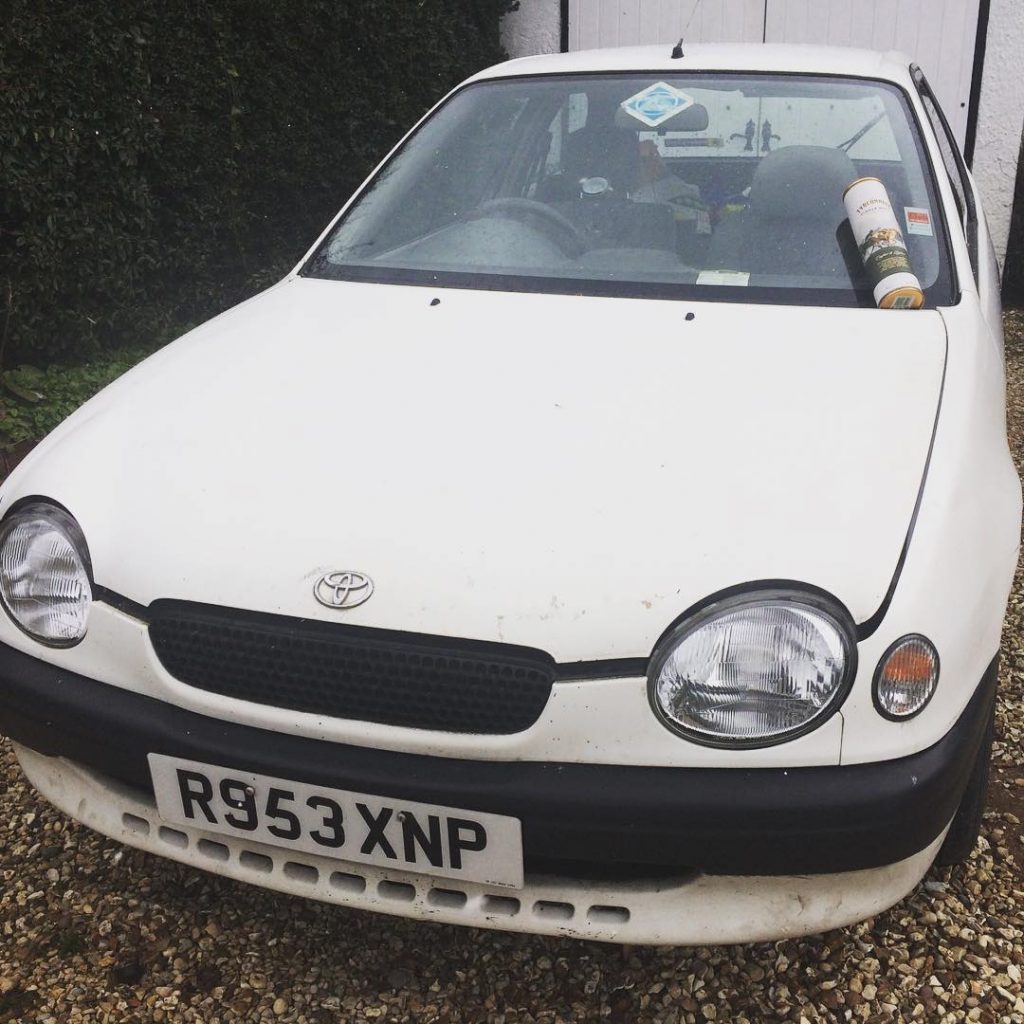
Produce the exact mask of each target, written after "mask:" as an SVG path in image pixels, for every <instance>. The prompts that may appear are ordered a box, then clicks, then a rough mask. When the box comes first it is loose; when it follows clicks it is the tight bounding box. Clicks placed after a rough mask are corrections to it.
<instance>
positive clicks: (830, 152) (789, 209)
mask: <svg viewBox="0 0 1024 1024" xmlns="http://www.w3.org/2000/svg"><path fill="white" fill-rule="evenodd" d="M857 177H858V172H857V168H856V167H855V166H854V164H853V161H852V160H851V159H850V158H849V157H848V156H847V155H846V153H844V152H843V150H841V149H831V148H829V147H828V146H784V147H783V148H782V149H776V150H774V151H773V152H771V153H768V154H766V155H765V156H764V157H762V159H761V162H760V164H758V167H757V170H756V171H755V172H754V181H753V184H752V185H751V186H750V208H751V210H753V211H755V212H756V213H757V214H758V215H759V216H761V217H798V218H799V217H813V218H829V217H832V216H836V215H838V220H841V219H842V218H843V217H845V216H846V214H845V210H844V207H843V190H844V189H845V188H846V186H847V185H849V184H850V182H852V181H855V180H856V179H857Z"/></svg>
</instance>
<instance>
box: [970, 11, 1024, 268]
mask: <svg viewBox="0 0 1024 1024" xmlns="http://www.w3.org/2000/svg"><path fill="white" fill-rule="evenodd" d="M987 39H988V42H987V44H986V47H985V68H984V71H983V73H982V76H981V102H980V104H979V106H978V114H979V116H978V134H977V137H976V140H975V144H974V178H975V180H976V181H977V183H978V189H979V191H980V192H981V197H982V201H983V203H984V205H985V214H986V216H987V217H988V225H989V229H990V230H991V232H992V242H993V244H994V245H995V248H996V255H997V256H998V258H999V265H1000V266H1002V265H1003V260H1004V259H1005V257H1006V245H1007V242H1008V240H1009V237H1010V215H1011V213H1012V212H1013V189H1014V185H1015V183H1016V179H1017V158H1018V156H1019V155H1020V146H1021V132H1022V130H1024V68H1022V61H1024V3H1022V2H1021V0H992V6H991V8H990V9H989V19H988V36H987Z"/></svg>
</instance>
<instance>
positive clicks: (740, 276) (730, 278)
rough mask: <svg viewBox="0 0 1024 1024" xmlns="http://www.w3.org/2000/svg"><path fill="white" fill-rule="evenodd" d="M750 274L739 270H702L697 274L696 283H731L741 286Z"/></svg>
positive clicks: (745, 282)
mask: <svg viewBox="0 0 1024 1024" xmlns="http://www.w3.org/2000/svg"><path fill="white" fill-rule="evenodd" d="M749 280H750V275H749V274H745V273H744V272H743V271H741V270H702V271H701V272H700V273H699V274H698V275H697V284H731V285H734V286H739V287H740V288H743V287H745V286H746V284H747V282H748V281H749Z"/></svg>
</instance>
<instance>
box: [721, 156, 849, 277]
mask: <svg viewBox="0 0 1024 1024" xmlns="http://www.w3.org/2000/svg"><path fill="white" fill-rule="evenodd" d="M857 177H858V174H857V169H856V167H855V166H854V164H853V161H852V160H851V159H850V158H849V157H848V156H847V155H846V153H845V152H843V151H842V150H841V149H831V148H828V147H826V146H785V147H783V148H782V149H777V150H774V151H773V152H771V153H767V154H766V155H765V156H764V157H762V159H761V162H760V163H759V164H758V167H757V170H756V171H755V172H754V180H753V183H752V184H751V186H750V203H749V206H748V207H747V208H746V209H745V210H741V211H739V212H737V213H733V214H730V215H728V216H726V217H725V218H724V219H723V220H722V222H721V223H720V224H719V225H718V228H717V230H716V231H715V234H714V236H713V237H712V239H711V246H710V249H709V252H708V265H709V266H710V267H712V268H714V269H720V270H741V271H749V272H751V273H763V274H773V273H774V274H777V273H780V272H781V273H784V274H787V275H790V274H792V275H794V276H795V275H801V274H804V275H808V276H818V277H820V276H823V275H827V276H834V275H835V276H841V277H842V278H843V279H844V280H847V279H848V271H847V263H846V259H845V258H844V254H843V251H842V249H841V248H840V244H839V240H838V239H839V236H838V234H837V232H838V230H839V228H840V227H841V226H842V225H843V224H844V223H845V221H846V208H845V207H844V206H843V192H844V190H845V189H846V186H847V185H849V184H850V182H852V181H855V180H856V179H857Z"/></svg>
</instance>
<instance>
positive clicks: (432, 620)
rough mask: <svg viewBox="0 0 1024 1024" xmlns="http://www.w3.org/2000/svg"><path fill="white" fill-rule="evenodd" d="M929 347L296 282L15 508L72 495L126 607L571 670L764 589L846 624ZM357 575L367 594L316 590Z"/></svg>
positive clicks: (86, 420)
mask: <svg viewBox="0 0 1024 1024" xmlns="http://www.w3.org/2000/svg"><path fill="white" fill-rule="evenodd" d="M435 300H439V301H436V302H435ZM690 314H693V315H692V317H690ZM945 346H946V336H945V332H944V328H943V324H942V320H941V317H940V316H939V314H938V313H937V312H935V311H933V310H923V311H900V312H896V311H884V310H876V309H831V308H820V307H783V306H767V305H757V306H751V305H745V304H736V303H722V304H716V303H696V302H689V301H686V302H684V301H644V300H637V299H611V298H581V297H579V296H557V295H540V294H508V293H499V292H489V291H477V290H439V289H438V290H435V289H430V288H411V287H400V286H389V285H373V284H355V283H345V282H333V281H322V280H305V279H297V280H293V281H290V282H288V283H286V284H284V285H281V286H278V287H276V288H274V289H271V290H270V291H268V292H266V293H264V294H263V295H261V296H257V297H256V298H255V299H253V300H250V301H249V302H247V303H244V304H243V305H241V306H239V307H236V309H234V310H232V311H229V312H228V313H227V314H224V315H222V316H221V317H219V318H217V319H216V320H214V321H212V322H210V323H208V324H206V325H204V326H203V327H202V328H200V329H198V330H197V331H194V332H192V334H190V335H188V336H186V338H184V339H182V340H181V341H179V342H177V343H175V344H174V345H172V346H170V347H169V348H167V349H165V350H164V351H163V352H161V353H159V354H158V355H157V356H155V357H154V358H152V359H151V360H149V361H147V362H146V363H145V364H143V365H142V366H140V367H138V368H137V369H136V370H134V371H132V372H131V373H130V374H128V375H127V376H126V377H125V378H122V380H121V381H119V382H118V383H116V384H115V385H114V386H113V387H111V388H108V389H107V390H106V391H105V392H103V393H102V394H101V395H100V396H98V397H97V398H96V399H94V400H93V401H92V402H90V403H89V404H87V405H86V406H85V407H84V408H83V410H81V411H80V412H79V413H78V414H76V416H75V417H72V419H71V420H70V421H68V422H67V423H66V424H65V425H64V426H62V427H61V428H60V429H59V430H58V431H57V432H56V433H55V434H54V435H52V436H51V438H50V439H49V440H48V441H47V442H45V443H44V444H43V445H42V446H40V448H39V449H37V452H36V453H34V455H33V456H31V457H30V458H29V459H28V460H27V461H26V463H24V464H23V466H22V468H21V469H19V470H18V471H16V473H15V475H14V476H13V477H12V479H11V480H10V481H9V482H8V483H7V484H6V485H5V487H4V491H3V497H4V505H5V506H8V505H9V504H10V503H11V502H13V501H15V500H17V499H18V498H19V497H23V496H26V495H40V494H42V495H46V496H48V497H51V498H53V499H55V500H57V501H59V502H61V503H62V504H64V505H65V506H66V507H67V508H68V509H69V511H70V512H71V513H72V514H73V515H75V516H76V517H77V518H78V520H79V522H80V523H81V525H82V528H83V530H84V533H85V536H86V538H87V540H88V543H89V546H90V552H91V556H92V561H93V566H94V573H95V579H96V582H97V583H98V584H99V585H101V586H102V587H104V588H107V589H109V590H110V591H113V592H115V593H116V594H119V595H122V596H123V597H126V598H128V599H129V600H131V601H133V602H137V603H138V604H141V605H147V604H149V603H150V602H151V601H153V600H156V599H158V598H179V599H186V600H194V601H202V602H207V603H211V604H218V605H224V606H229V607H237V608H245V609H252V610H259V611H266V612H275V613H281V614H286V615H293V616H301V617H304V618H310V619H320V620H324V621H333V622H346V623H353V624H358V625H364V626H379V627H385V628H389V629H396V630H408V631H415V632H422V633H432V634H439V635H449V636H463V637H474V638H479V639H485V640H502V641H505V642H509V643H516V644H524V645H527V646H531V647H536V648H540V649H542V650H546V651H548V652H550V653H551V654H552V655H553V656H554V657H555V658H556V659H557V660H558V661H560V662H572V661H577V660H592V659H604V658H631V657H642V656H646V655H648V654H649V653H650V651H651V649H652V647H653V645H654V644H655V642H656V641H657V639H658V638H659V636H660V635H661V634H662V633H663V632H664V630H665V629H666V628H667V627H668V626H669V625H670V624H671V623H672V622H673V621H674V620H675V619H677V617H678V616H680V615H681V614H682V613H684V612H685V611H686V610H687V609H688V608H690V607H692V606H693V605H694V604H696V603H698V602H701V601H702V600H704V599H706V598H707V597H708V596H709V595H711V594H714V593H716V592H718V591H721V590H723V589H725V588H730V587H735V586H739V585H743V584H747V583H751V582H753V581H769V580H771V581H779V580H785V581H795V582H798V583H803V584H807V585H811V586H814V587H818V588H821V589H823V590H825V591H827V592H829V593H831V594H832V595H834V596H835V597H836V598H837V599H838V600H839V601H840V602H842V603H843V604H844V605H845V606H846V607H847V608H848V610H849V611H850V613H851V614H852V615H853V617H854V619H855V620H856V621H858V622H862V621H864V620H867V619H869V618H870V617H871V616H872V615H873V614H874V613H875V612H876V610H877V609H878V608H879V606H880V604H881V603H882V602H883V600H884V598H885V595H886V592H887V590H888V588H889V586H890V583H891V581H892V580H893V576H894V573H895V572H896V571H897V566H898V563H899V560H900V555H901V552H902V550H903V547H904V544H905V541H906V538H907V536H908V530H909V529H910V526H911V520H912V517H913V514H914V509H915V505H916V501H917V497H918V493H919V489H920V487H921V485H922V478H923V474H924V473H925V468H926V462H927V458H928V452H929V446H930V442H931V437H932V433H933V428H934V424H935V419H936V414H937V409H938V403H939V398H940V394H941V389H942V380H943V372H944V365H945ZM344 570H351V571H354V572H358V573H364V574H366V575H367V576H369V577H370V578H371V579H372V580H373V584H374V591H373V595H372V598H371V599H369V600H367V601H366V602H365V603H363V604H361V605H360V606H359V607H353V608H350V609H344V610H337V609H333V608H329V607H326V606H324V605H323V604H320V603H318V601H317V600H316V599H315V597H314V585H315V584H316V582H317V580H318V579H319V578H320V577H321V576H323V575H324V574H326V573H330V572H333V571H344Z"/></svg>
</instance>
